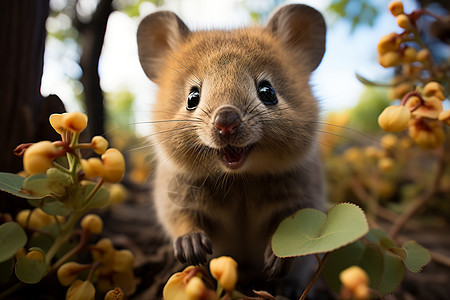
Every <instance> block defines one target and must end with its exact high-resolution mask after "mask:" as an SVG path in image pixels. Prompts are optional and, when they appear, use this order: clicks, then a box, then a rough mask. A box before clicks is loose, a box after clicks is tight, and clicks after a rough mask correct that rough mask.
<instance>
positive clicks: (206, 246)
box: [173, 232, 212, 265]
mask: <svg viewBox="0 0 450 300" xmlns="http://www.w3.org/2000/svg"><path fill="white" fill-rule="evenodd" d="M173 248H174V251H175V257H176V258H177V259H178V260H179V261H180V262H181V263H184V264H189V265H200V264H205V263H206V261H207V259H206V256H207V254H212V248H211V242H210V241H209V238H208V237H207V236H206V234H205V233H203V232H190V233H187V234H184V235H182V236H179V237H178V238H177V239H176V240H175V242H174V245H173Z"/></svg>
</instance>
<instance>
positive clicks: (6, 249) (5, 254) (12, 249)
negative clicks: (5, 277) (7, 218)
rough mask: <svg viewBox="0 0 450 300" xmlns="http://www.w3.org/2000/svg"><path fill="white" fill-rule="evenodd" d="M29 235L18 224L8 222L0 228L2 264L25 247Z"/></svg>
mask: <svg viewBox="0 0 450 300" xmlns="http://www.w3.org/2000/svg"><path fill="white" fill-rule="evenodd" d="M26 242H27V235H26V234H25V231H24V230H23V229H22V227H20V225H19V224H17V223H16V222H7V223H5V224H2V225H1V226H0V262H4V261H6V260H8V259H10V258H11V257H13V256H14V254H15V253H16V252H17V250H19V249H20V248H22V247H23V246H25V244H26Z"/></svg>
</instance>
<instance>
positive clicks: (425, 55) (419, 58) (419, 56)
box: [417, 49, 430, 63]
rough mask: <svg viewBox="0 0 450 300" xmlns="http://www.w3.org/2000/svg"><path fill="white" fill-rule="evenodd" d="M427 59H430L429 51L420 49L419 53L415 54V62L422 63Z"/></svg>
mask: <svg viewBox="0 0 450 300" xmlns="http://www.w3.org/2000/svg"><path fill="white" fill-rule="evenodd" d="M429 58H430V51H429V50H428V49H422V50H420V51H419V52H417V61H420V62H422V63H424V62H426V61H427V60H428V59H429Z"/></svg>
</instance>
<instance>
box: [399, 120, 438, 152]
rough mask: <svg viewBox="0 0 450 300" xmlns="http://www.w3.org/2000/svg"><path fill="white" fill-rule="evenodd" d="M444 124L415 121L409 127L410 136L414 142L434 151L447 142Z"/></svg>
mask: <svg viewBox="0 0 450 300" xmlns="http://www.w3.org/2000/svg"><path fill="white" fill-rule="evenodd" d="M442 126H443V125H442V123H440V122H436V121H426V120H424V119H413V120H411V122H410V126H409V130H408V133H409V136H410V137H411V138H412V139H413V140H414V142H415V143H416V144H417V145H419V146H420V147H421V148H424V149H434V148H437V147H439V146H441V145H442V144H443V143H444V140H445V132H444V130H443V128H442Z"/></svg>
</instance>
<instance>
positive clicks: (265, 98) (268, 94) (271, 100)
mask: <svg viewBox="0 0 450 300" xmlns="http://www.w3.org/2000/svg"><path fill="white" fill-rule="evenodd" d="M258 97H259V100H261V102H262V103H264V104H265V105H275V104H277V103H278V98H277V94H276V93H275V91H274V89H273V88H272V85H270V82H268V81H266V80H263V81H261V82H260V83H259V85H258Z"/></svg>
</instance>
